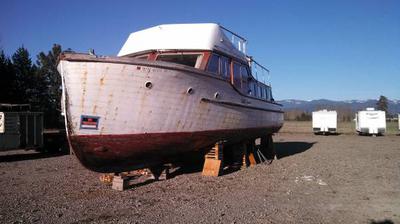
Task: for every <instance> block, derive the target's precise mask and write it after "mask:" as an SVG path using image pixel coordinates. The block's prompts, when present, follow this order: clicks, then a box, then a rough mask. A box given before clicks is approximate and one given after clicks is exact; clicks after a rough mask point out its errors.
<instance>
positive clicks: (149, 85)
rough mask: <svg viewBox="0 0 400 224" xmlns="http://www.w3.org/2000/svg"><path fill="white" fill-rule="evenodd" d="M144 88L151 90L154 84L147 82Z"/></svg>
mask: <svg viewBox="0 0 400 224" xmlns="http://www.w3.org/2000/svg"><path fill="white" fill-rule="evenodd" d="M144 86H146V88H148V89H151V88H152V87H153V83H151V82H150V81H148V82H146V83H145V84H144Z"/></svg>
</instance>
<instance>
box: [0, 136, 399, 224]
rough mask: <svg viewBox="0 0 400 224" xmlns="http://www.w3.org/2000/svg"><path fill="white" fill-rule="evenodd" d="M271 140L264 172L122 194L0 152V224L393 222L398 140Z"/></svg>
mask: <svg viewBox="0 0 400 224" xmlns="http://www.w3.org/2000/svg"><path fill="white" fill-rule="evenodd" d="M274 140H275V147H276V150H277V153H278V159H277V160H275V161H274V162H273V163H272V164H271V165H266V164H260V165H257V166H254V167H251V168H248V169H244V170H240V171H237V172H233V173H230V174H226V175H223V176H221V177H217V178H214V177H202V176H201V175H200V172H199V171H198V169H187V170H183V171H185V172H183V173H181V174H179V175H176V176H175V177H174V178H172V179H169V180H165V181H158V182H143V183H142V184H140V183H139V184H137V185H135V186H134V187H133V188H131V189H129V190H126V191H123V192H118V191H114V190H112V189H111V188H110V186H106V185H104V184H102V183H101V182H100V181H99V174H97V173H93V172H91V171H88V170H86V169H85V168H83V167H82V166H81V165H80V164H79V163H78V161H77V160H76V159H75V158H74V157H73V156H70V155H56V154H53V155H47V154H37V153H33V152H29V151H27V152H25V151H9V152H2V153H1V154H0V182H1V183H0V186H1V189H0V194H1V197H0V204H1V209H0V223H32V222H37V223H400V172H399V171H400V136H395V135H390V136H383V137H361V136H356V135H338V136H314V135H311V134H301V133H297V134H290V133H283V134H277V135H275V136H274ZM199 165H200V164H193V167H196V166H197V167H198V166H199Z"/></svg>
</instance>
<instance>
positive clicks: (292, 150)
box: [129, 142, 316, 189]
mask: <svg viewBox="0 0 400 224" xmlns="http://www.w3.org/2000/svg"><path fill="white" fill-rule="evenodd" d="M315 143H316V142H275V143H274V147H275V151H276V158H277V159H282V158H284V157H288V156H292V155H295V154H299V153H302V152H305V151H307V150H308V149H310V148H311V147H312V146H313V145H314V144H315ZM188 161H190V162H183V163H177V164H175V165H174V168H172V169H171V171H170V173H169V175H168V179H173V178H175V177H177V176H180V175H187V174H193V173H196V174H197V175H201V172H202V170H203V165H204V155H202V154H198V155H196V156H193V155H192V156H191V157H190V160H188ZM239 170H240V168H234V167H229V166H226V167H224V169H223V172H222V175H221V176H225V175H228V174H231V173H234V172H238V171H239ZM156 181H157V180H154V179H149V178H147V179H141V181H140V180H139V181H138V180H136V181H134V183H132V184H130V185H129V189H133V188H138V187H141V186H144V185H148V184H151V183H154V182H156ZM160 181H164V180H160Z"/></svg>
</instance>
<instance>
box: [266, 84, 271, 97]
mask: <svg viewBox="0 0 400 224" xmlns="http://www.w3.org/2000/svg"><path fill="white" fill-rule="evenodd" d="M266 93H267V95H266V99H267V100H271V90H270V87H267V89H266Z"/></svg>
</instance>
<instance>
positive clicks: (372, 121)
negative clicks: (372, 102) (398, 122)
mask: <svg viewBox="0 0 400 224" xmlns="http://www.w3.org/2000/svg"><path fill="white" fill-rule="evenodd" d="M354 120H355V121H356V131H357V132H358V133H359V134H370V135H381V134H383V133H385V131H386V114H385V111H381V110H375V109H374V108H367V109H366V110H363V111H358V112H357V113H356V118H355V119H354Z"/></svg>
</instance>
